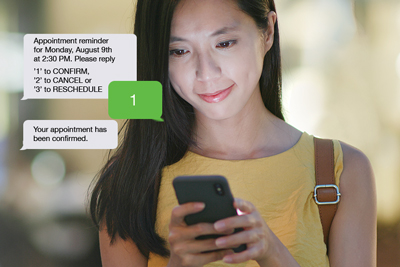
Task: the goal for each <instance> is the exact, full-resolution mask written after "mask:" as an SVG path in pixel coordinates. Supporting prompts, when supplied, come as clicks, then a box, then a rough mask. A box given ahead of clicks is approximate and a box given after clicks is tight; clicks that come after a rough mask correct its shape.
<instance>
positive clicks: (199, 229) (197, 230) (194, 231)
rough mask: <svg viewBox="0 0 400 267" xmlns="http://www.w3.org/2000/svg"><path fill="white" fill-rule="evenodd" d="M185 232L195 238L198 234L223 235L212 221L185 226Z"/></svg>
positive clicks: (183, 230) (189, 236) (190, 237)
mask: <svg viewBox="0 0 400 267" xmlns="http://www.w3.org/2000/svg"><path fill="white" fill-rule="evenodd" d="M182 232H183V234H185V235H186V236H187V238H189V239H194V238H196V237H198V236H202V235H214V234H215V235H221V234H222V233H221V232H218V231H217V230H215V228H214V225H213V224H212V223H197V224H194V225H190V226H187V227H184V229H182Z"/></svg>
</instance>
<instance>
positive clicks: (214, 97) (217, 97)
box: [199, 84, 233, 103]
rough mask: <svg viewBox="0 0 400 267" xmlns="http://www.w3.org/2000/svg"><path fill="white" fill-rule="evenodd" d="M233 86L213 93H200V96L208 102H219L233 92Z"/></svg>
mask: <svg viewBox="0 0 400 267" xmlns="http://www.w3.org/2000/svg"><path fill="white" fill-rule="evenodd" d="M232 87H233V84H232V85H231V86H229V87H228V88H226V89H224V90H220V91H217V92H215V93H211V94H199V96H200V97H201V99H203V100H204V101H206V102H207V103H218V102H221V101H222V100H224V99H225V98H226V97H227V96H228V95H229V94H230V93H231V91H232Z"/></svg>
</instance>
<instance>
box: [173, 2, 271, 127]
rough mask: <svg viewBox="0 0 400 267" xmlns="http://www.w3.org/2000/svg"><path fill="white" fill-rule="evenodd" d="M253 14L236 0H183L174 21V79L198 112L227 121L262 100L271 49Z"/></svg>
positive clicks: (179, 89)
mask: <svg viewBox="0 0 400 267" xmlns="http://www.w3.org/2000/svg"><path fill="white" fill-rule="evenodd" d="M266 36H267V34H263V31H262V30H260V29H259V28H258V27H257V26H256V24H255V22H254V20H253V18H252V17H250V16H249V15H247V14H246V13H244V12H243V11H241V10H240V9H239V7H238V6H237V4H236V3H235V1H232V0H202V1H196V0H182V1H181V2H180V3H179V5H178V6H177V8H176V10H175V12H174V15H173V19H172V24H171V39H170V45H169V50H170V56H169V78H170V81H171V84H172V86H173V87H174V89H175V91H176V92H177V93H178V94H179V95H180V96H181V97H182V98H183V99H185V100H186V101H187V102H188V103H190V104H191V105H192V106H193V108H194V110H195V112H196V116H202V115H204V116H205V117H207V118H209V119H214V120H221V119H226V118H230V117H232V116H235V115H236V114H238V113H239V112H240V111H242V110H243V109H244V107H246V106H247V107H250V109H251V107H252V106H253V105H255V104H260V103H261V104H262V102H260V99H261V95H260V93H259V79H260V76H261V71H262V67H263V59H264V56H265V53H266V52H267V51H268V49H269V48H270V45H272V42H270V43H271V44H270V45H269V43H268V42H266V40H267V38H266Z"/></svg>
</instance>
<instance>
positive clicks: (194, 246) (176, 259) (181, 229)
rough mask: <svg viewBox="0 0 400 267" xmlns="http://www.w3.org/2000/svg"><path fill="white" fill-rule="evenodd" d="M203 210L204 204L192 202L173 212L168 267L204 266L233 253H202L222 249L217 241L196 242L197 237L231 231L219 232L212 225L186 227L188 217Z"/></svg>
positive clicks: (170, 225) (221, 251)
mask: <svg viewBox="0 0 400 267" xmlns="http://www.w3.org/2000/svg"><path fill="white" fill-rule="evenodd" d="M203 209H204V203H199V202H191V203H186V204H182V205H179V206H177V207H175V208H174V209H173V210H172V214H171V222H170V224H169V236H168V242H169V244H170V250H171V255H170V260H169V262H168V266H171V267H172V266H174V267H175V266H203V265H205V264H207V263H209V262H213V261H217V260H221V259H222V258H223V257H224V256H226V255H228V254H232V253H233V251H232V250H230V249H223V250H219V251H215V252H207V253H202V252H205V251H212V250H217V249H220V248H219V247H217V245H216V244H215V239H206V240H196V239H195V238H196V237H197V236H200V235H208V234H221V233H228V232H230V230H228V231H223V230H222V231H217V230H216V229H215V228H214V225H213V224H211V223H198V224H194V225H191V226H188V225H186V223H185V221H184V217H185V216H186V215H188V214H192V213H197V212H200V211H201V210H203Z"/></svg>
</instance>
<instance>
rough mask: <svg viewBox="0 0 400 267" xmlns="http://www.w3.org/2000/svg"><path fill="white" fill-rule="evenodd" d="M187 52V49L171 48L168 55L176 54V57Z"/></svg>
mask: <svg viewBox="0 0 400 267" xmlns="http://www.w3.org/2000/svg"><path fill="white" fill-rule="evenodd" d="M187 53H189V50H185V49H173V50H170V51H169V55H170V56H176V57H180V56H183V55H185V54H187Z"/></svg>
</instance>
